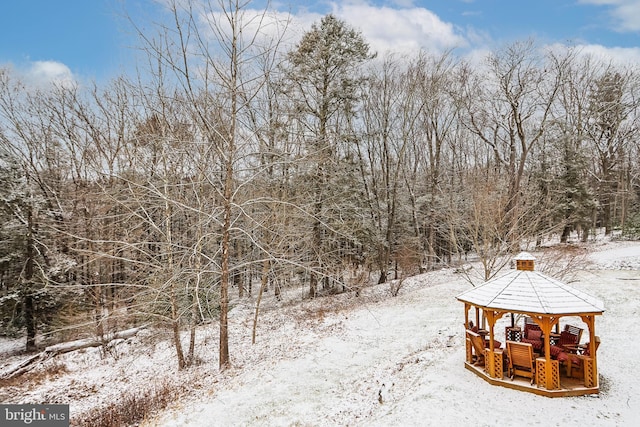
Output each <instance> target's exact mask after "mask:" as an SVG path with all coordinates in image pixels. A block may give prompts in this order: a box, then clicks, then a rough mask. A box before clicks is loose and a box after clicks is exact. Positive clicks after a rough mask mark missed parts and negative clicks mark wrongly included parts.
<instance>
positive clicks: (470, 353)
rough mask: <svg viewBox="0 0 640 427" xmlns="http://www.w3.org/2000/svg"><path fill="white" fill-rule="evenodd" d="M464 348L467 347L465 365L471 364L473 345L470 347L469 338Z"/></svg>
mask: <svg viewBox="0 0 640 427" xmlns="http://www.w3.org/2000/svg"><path fill="white" fill-rule="evenodd" d="M466 347H467V363H473V345H471V340H470V339H469V338H467V342H466Z"/></svg>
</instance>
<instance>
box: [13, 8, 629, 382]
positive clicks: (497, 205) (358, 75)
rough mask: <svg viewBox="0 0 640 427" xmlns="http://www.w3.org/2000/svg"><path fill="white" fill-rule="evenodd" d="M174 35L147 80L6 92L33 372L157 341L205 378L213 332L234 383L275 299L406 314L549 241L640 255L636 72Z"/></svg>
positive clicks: (568, 57)
mask: <svg viewBox="0 0 640 427" xmlns="http://www.w3.org/2000/svg"><path fill="white" fill-rule="evenodd" d="M221 5H224V7H223V9H222V10H221V9H220V8H219V6H221ZM164 16H165V18H166V20H165V21H162V22H160V23H156V24H155V25H153V26H151V27H150V28H151V29H145V28H146V27H144V26H143V25H142V24H140V23H135V22H131V25H132V27H133V28H135V29H136V31H137V32H138V35H139V41H140V61H139V63H138V64H136V70H137V71H136V73H132V74H124V73H123V74H122V75H120V76H117V77H116V78H113V79H111V80H110V81H108V82H106V83H104V84H98V83H87V82H83V83H78V82H59V83H58V84H55V85H52V86H47V87H33V86H29V85H28V84H26V83H25V82H23V81H21V80H20V78H19V77H18V76H16V74H15V73H13V72H12V70H11V69H10V68H4V69H0V183H1V184H0V217H1V218H0V241H1V244H0V333H1V334H3V335H4V336H9V337H16V338H17V337H19V338H21V339H24V342H25V347H24V348H25V351H27V352H33V351H36V350H38V349H41V348H43V346H46V345H52V344H56V343H61V342H70V341H74V340H79V339H91V340H96V341H97V342H99V343H104V344H106V343H107V342H108V340H109V339H110V337H113V336H114V334H118V333H121V332H122V331H127V330H131V328H142V327H154V328H160V329H165V330H166V331H167V333H168V334H169V335H170V336H172V337H173V345H174V352H175V357H176V364H177V366H178V367H179V368H180V369H183V368H187V367H189V366H190V365H191V364H193V363H194V362H195V361H196V360H197V358H198V349H197V346H196V342H197V340H196V331H197V330H198V331H200V330H202V329H198V328H197V327H198V326H199V325H202V324H205V323H207V322H215V323H216V324H218V325H219V329H217V330H219V337H218V340H219V345H218V347H219V368H220V369H221V370H224V369H226V368H227V367H229V366H230V364H231V363H232V359H233V358H232V356H233V349H232V348H229V339H228V336H229V334H230V333H232V331H230V330H229V328H228V319H227V315H228V313H229V310H230V309H232V308H233V303H232V301H234V300H238V299H240V300H243V299H244V300H250V301H251V304H252V306H253V310H254V329H253V333H254V338H255V324H257V323H258V322H259V318H260V301H261V298H262V296H263V295H264V293H265V292H270V293H272V294H273V295H275V296H276V297H277V296H278V295H279V293H280V292H282V290H283V289H294V288H295V289H299V290H300V298H305V299H306V298H322V297H323V296H324V295H328V294H336V293H353V294H354V295H355V296H357V295H359V292H360V291H361V290H362V289H363V287H365V286H368V285H371V284H376V283H385V282H388V281H395V282H394V283H396V291H397V290H399V289H400V287H401V286H402V282H403V280H404V279H405V278H407V277H409V276H412V275H415V274H418V273H423V272H426V271H429V270H434V269H438V268H441V267H443V266H451V265H455V264H456V263H459V262H461V261H462V260H464V259H465V257H467V255H468V254H470V253H473V254H475V255H477V256H478V257H479V259H480V261H481V265H482V268H483V273H482V274H483V276H484V277H483V279H488V278H490V277H492V276H493V275H495V274H496V273H497V272H498V271H499V270H500V269H501V268H503V267H504V266H505V265H506V263H507V262H508V260H509V259H510V256H511V255H513V254H514V253H515V252H516V251H519V250H520V249H521V248H522V247H525V246H526V247H540V246H541V245H544V243H545V241H546V240H547V239H548V238H549V237H550V236H555V237H557V238H558V239H559V240H560V241H561V242H565V243H566V242H567V239H568V237H569V236H570V235H571V233H575V232H577V233H578V235H579V236H580V238H581V239H583V240H584V241H587V240H588V239H589V238H590V236H592V235H593V233H594V231H595V230H596V229H604V231H605V234H606V235H610V234H611V233H614V232H616V233H617V235H619V236H622V238H628V239H635V238H638V237H639V235H640V200H639V198H640V163H639V162H638V158H639V154H640V153H639V148H640V147H639V143H638V132H639V130H640V127H639V125H640V69H638V67H637V66H636V65H634V64H629V65H622V64H619V63H613V62H610V61H607V60H605V59H603V58H598V57H595V56H593V55H587V54H585V53H583V52H581V51H580V49H579V48H577V47H574V46H540V45H539V44H538V43H537V42H536V41H535V40H520V41H516V42H513V43H510V44H508V45H504V46H502V47H501V48H499V49H496V50H494V51H491V52H488V54H487V55H486V57H485V58H483V60H482V61H473V60H470V59H467V58H464V57H461V56H459V55H457V53H456V51H455V50H452V51H448V52H427V51H417V52H413V53H412V54H406V53H402V54H401V53H395V52H373V51H372V50H371V48H370V46H369V44H368V43H367V40H365V38H364V37H363V35H362V34H361V33H360V32H359V31H358V30H357V29H356V28H353V27H351V26H349V25H348V24H347V23H345V22H344V21H342V20H340V19H338V18H337V17H335V16H333V15H326V16H324V17H323V18H322V19H321V20H319V21H318V22H316V23H315V24H314V25H313V26H312V27H311V28H310V29H308V30H307V31H305V32H303V34H300V35H298V36H296V32H295V30H294V29H293V28H290V27H289V23H288V22H286V21H282V20H280V19H278V18H277V17H276V16H274V15H272V14H271V12H269V11H268V10H264V11H256V10H254V9H251V8H250V6H249V4H248V3H244V2H239V1H235V2H219V4H218V2H215V4H213V2H204V3H196V2H173V3H172V7H169V8H168V9H167V10H166V11H165V15H164ZM183 332H188V333H189V336H190V339H189V340H188V342H183V341H182V340H181V339H180V337H181V334H182V333H183ZM105 348H106V346H105ZM105 351H106V350H105Z"/></svg>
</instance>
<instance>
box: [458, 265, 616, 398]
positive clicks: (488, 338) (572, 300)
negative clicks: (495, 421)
mask: <svg viewBox="0 0 640 427" xmlns="http://www.w3.org/2000/svg"><path fill="white" fill-rule="evenodd" d="M514 259H515V261H516V269H515V270H511V271H509V272H508V273H506V274H504V275H501V276H499V277H497V278H494V279H492V280H489V281H487V282H485V283H484V284H482V285H480V286H477V287H475V288H473V289H470V290H468V291H465V292H463V293H461V294H460V295H458V296H457V299H458V300H459V301H461V302H463V303H464V307H465V323H464V324H465V329H466V361H465V367H466V368H467V369H469V370H470V371H472V372H474V373H476V374H477V375H478V376H480V377H482V378H483V379H485V380H486V381H488V382H489V383H491V384H494V385H502V386H505V387H510V388H515V389H519V390H524V391H528V392H532V393H536V394H540V395H545V396H549V397H557V396H577V395H583V394H592V393H598V392H599V382H598V369H597V347H598V344H599V342H600V341H599V337H597V336H596V332H595V317H596V316H597V315H601V314H602V313H603V312H604V304H603V303H602V301H600V300H599V299H597V298H594V297H593V296H590V295H588V294H586V293H584V292H582V291H580V290H578V289H575V288H572V287H570V286H568V285H566V284H564V283H562V282H560V281H558V280H556V279H553V278H551V277H549V276H547V275H545V274H543V273H540V272H537V271H535V270H534V261H535V258H534V257H533V256H532V255H531V254H529V253H527V252H521V253H520V254H518V255H517V256H516V257H515V258H514ZM471 308H474V309H475V313H473V312H472V313H471V316H470V311H471ZM473 314H475V316H473ZM507 314H510V315H511V316H510V320H511V321H510V322H509V318H507V319H506V325H505V329H504V331H505V335H504V339H505V342H504V344H505V347H504V348H500V347H502V343H500V342H499V341H498V338H501V337H496V332H498V329H500V328H497V327H496V326H497V325H499V324H503V323H505V320H501V319H502V318H503V317H504V316H505V315H507ZM572 317H573V318H579V319H581V320H582V322H583V323H584V324H585V325H586V328H587V329H588V340H587V339H585V341H587V344H586V345H582V346H580V339H581V336H582V331H583V329H584V328H578V327H576V326H574V325H570V324H565V329H564V332H562V333H561V331H560V324H561V319H563V318H564V319H563V320H566V319H567V318H572ZM516 318H518V319H520V318H524V321H525V325H524V330H523V328H521V327H520V326H518V325H517V322H516V321H515V319H516ZM473 320H475V327H474V328H473V329H475V332H478V333H479V334H480V336H481V337H482V340H481V343H483V344H484V345H483V346H481V347H480V348H478V347H479V346H478V345H477V342H476V341H477V338H478V334H476V333H474V332H472V330H471V326H472V325H473V323H472V322H473ZM569 320H571V319H569ZM581 326H582V325H581ZM531 328H535V329H538V330H539V331H541V332H537V336H536V338H538V339H539V340H540V342H539V343H538V346H537V351H536V352H535V354H534V356H533V357H532V366H531V367H530V369H529V370H527V371H526V372H525V374H526V375H527V376H528V377H530V378H531V380H530V381H522V380H520V379H517V378H514V375H513V372H514V370H513V367H512V362H513V360H511V361H509V360H508V351H507V350H509V351H511V353H510V354H513V350H512V349H513V348H515V347H516V346H520V347H523V346H526V347H525V348H526V349H527V350H529V349H528V346H529V345H530V344H526V343H525V344H524V345H523V344H521V343H522V342H524V341H529V342H532V341H531V340H527V339H526V338H527V337H526V332H527V330H528V329H531ZM576 331H578V332H576ZM500 332H501V331H500ZM572 333H573V334H574V335H573V337H575V338H576V342H575V343H574V345H573V346H568V345H561V343H560V342H558V340H559V339H564V338H565V337H567V336H568V337H572V335H571V334H572ZM531 335H533V334H531ZM514 342H516V343H518V344H514ZM533 343H534V344H535V341H533ZM474 344H476V345H474ZM529 351H530V352H531V350H529ZM481 353H482V354H481ZM512 359H515V356H514V357H512ZM478 360H481V361H484V363H480V365H481V366H478V365H479V363H478ZM572 363H573V364H574V365H575V364H576V363H579V364H580V368H581V370H580V372H581V375H580V376H578V377H577V378H576V377H575V376H574V377H572V376H571V374H570V371H571V368H572ZM561 368H563V369H561ZM505 372H507V373H510V375H509V376H511V378H510V379H509V378H505ZM515 372H518V371H515ZM565 372H566V375H565Z"/></svg>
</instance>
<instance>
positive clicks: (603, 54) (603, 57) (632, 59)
mask: <svg viewBox="0 0 640 427" xmlns="http://www.w3.org/2000/svg"><path fill="white" fill-rule="evenodd" d="M574 47H575V48H576V49H577V51H578V52H579V54H580V55H589V56H591V57H593V59H596V60H599V61H602V62H603V63H611V64H612V65H617V66H622V67H626V66H631V67H636V66H637V65H638V64H640V47H606V46H602V45H599V44H578V45H575V46H574ZM547 48H548V49H551V50H554V51H564V50H565V49H567V45H565V44H562V43H556V44H552V45H549V46H547Z"/></svg>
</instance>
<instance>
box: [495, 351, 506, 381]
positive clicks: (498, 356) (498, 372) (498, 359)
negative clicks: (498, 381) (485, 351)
mask: <svg viewBox="0 0 640 427" xmlns="http://www.w3.org/2000/svg"><path fill="white" fill-rule="evenodd" d="M493 376H494V378H503V377H504V365H503V358H502V352H501V351H496V352H494V353H493Z"/></svg>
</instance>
